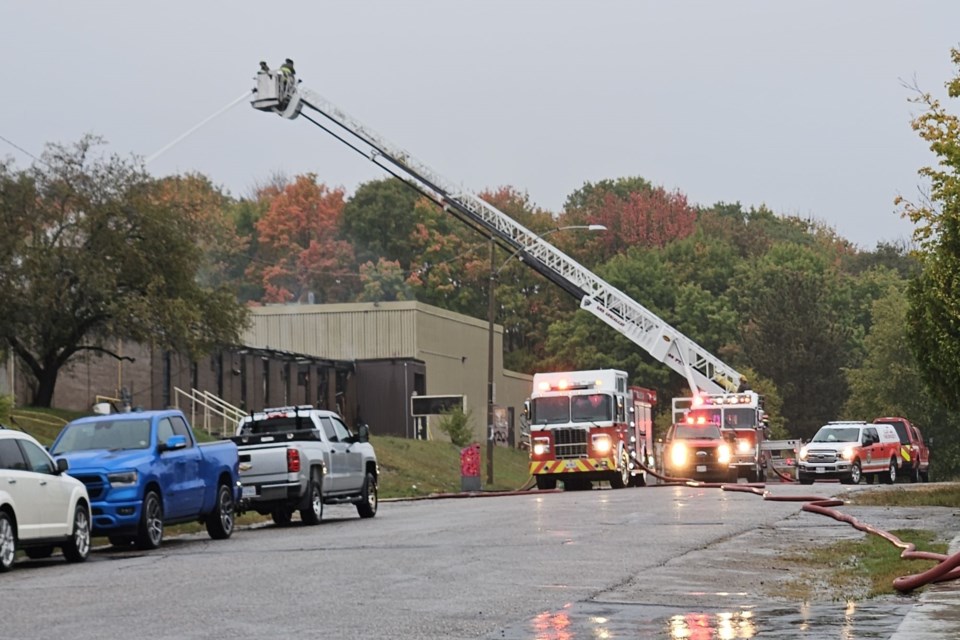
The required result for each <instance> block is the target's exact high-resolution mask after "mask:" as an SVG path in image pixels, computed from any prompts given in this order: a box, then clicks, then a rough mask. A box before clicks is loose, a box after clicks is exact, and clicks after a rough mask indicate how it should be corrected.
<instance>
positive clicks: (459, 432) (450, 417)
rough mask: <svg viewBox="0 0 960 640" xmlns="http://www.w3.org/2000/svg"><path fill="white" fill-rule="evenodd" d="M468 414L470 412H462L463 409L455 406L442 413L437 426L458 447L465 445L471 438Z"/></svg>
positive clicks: (471, 432)
mask: <svg viewBox="0 0 960 640" xmlns="http://www.w3.org/2000/svg"><path fill="white" fill-rule="evenodd" d="M470 415H471V412H467V413H464V412H463V409H461V408H460V407H456V408H454V409H453V410H451V411H449V412H447V413H444V414H443V417H442V418H440V424H439V425H438V427H439V429H440V431H442V432H443V433H445V434H447V436H449V438H450V442H452V443H453V444H455V445H457V446H458V447H465V446H467V445H468V444H470V442H471V441H472V440H473V429H471V428H470V425H469V423H470Z"/></svg>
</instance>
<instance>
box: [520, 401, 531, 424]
mask: <svg viewBox="0 0 960 640" xmlns="http://www.w3.org/2000/svg"><path fill="white" fill-rule="evenodd" d="M520 425H521V426H524V427H529V426H530V401H529V400H525V401H524V402H523V411H521V412H520Z"/></svg>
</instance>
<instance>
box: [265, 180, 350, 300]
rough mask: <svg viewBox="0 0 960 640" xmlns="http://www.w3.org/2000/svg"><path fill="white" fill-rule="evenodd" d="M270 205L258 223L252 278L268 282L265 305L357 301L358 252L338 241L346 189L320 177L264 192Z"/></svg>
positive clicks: (272, 187) (348, 244) (271, 188)
mask: <svg viewBox="0 0 960 640" xmlns="http://www.w3.org/2000/svg"><path fill="white" fill-rule="evenodd" d="M257 196H258V198H261V199H266V200H267V202H268V203H269V204H268V206H267V210H266V213H264V215H263V217H261V218H260V219H259V220H258V221H257V223H256V230H257V237H258V251H257V255H256V256H255V258H254V261H253V262H252V264H251V265H250V266H249V267H248V269H247V275H248V277H252V278H258V279H259V280H260V282H262V284H263V288H264V295H263V302H291V301H305V300H308V299H309V294H310V293H312V294H313V295H314V300H315V301H316V302H318V303H320V302H342V301H345V300H350V299H352V297H353V295H354V292H355V290H356V289H357V288H358V278H357V273H356V269H355V268H354V255H353V248H352V246H351V245H350V243H349V242H346V241H344V240H342V239H340V237H339V229H340V222H341V219H342V215H343V205H344V191H343V189H342V188H336V189H330V188H328V187H327V186H325V185H323V184H320V183H318V182H317V178H316V175H315V174H308V175H303V176H297V177H296V178H295V179H294V180H293V182H291V183H289V184H286V185H282V186H280V185H272V186H268V187H265V188H264V189H261V191H260V192H259V193H258V194H257Z"/></svg>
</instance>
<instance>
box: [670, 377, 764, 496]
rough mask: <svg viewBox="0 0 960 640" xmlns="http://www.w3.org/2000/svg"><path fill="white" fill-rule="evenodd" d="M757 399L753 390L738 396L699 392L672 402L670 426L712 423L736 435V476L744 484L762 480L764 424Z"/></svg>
mask: <svg viewBox="0 0 960 640" xmlns="http://www.w3.org/2000/svg"><path fill="white" fill-rule="evenodd" d="M762 400H763V399H762V398H761V396H759V395H757V394H756V393H754V392H753V391H743V392H740V393H702V394H699V395H696V396H693V397H689V398H674V399H673V407H672V408H673V423H674V424H684V423H685V424H694V425H696V424H715V425H717V426H718V427H720V429H721V431H728V432H731V431H732V432H733V433H734V434H735V436H736V446H735V448H734V452H733V455H734V458H735V460H734V465H735V466H736V467H737V477H738V478H746V479H747V482H764V481H765V480H766V457H765V456H764V455H763V443H764V440H765V439H766V435H767V433H766V431H767V425H766V423H765V421H764V417H765V414H764V412H763V403H762Z"/></svg>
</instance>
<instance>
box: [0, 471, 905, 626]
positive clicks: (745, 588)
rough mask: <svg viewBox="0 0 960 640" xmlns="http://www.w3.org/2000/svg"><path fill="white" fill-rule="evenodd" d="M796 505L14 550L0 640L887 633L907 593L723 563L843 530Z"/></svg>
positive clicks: (592, 498)
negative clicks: (142, 546) (826, 598)
mask: <svg viewBox="0 0 960 640" xmlns="http://www.w3.org/2000/svg"><path fill="white" fill-rule="evenodd" d="M771 488H772V490H774V491H776V492H778V493H780V492H783V493H790V492H792V493H794V494H801V495H808V494H810V493H811V488H810V487H792V486H772V487H771ZM839 490H840V488H839V485H815V486H814V488H813V492H814V493H816V494H817V495H829V494H830V493H836V492H837V491H839ZM800 506H801V505H800V503H784V502H779V503H778V502H769V501H763V500H761V499H759V498H757V497H755V496H752V495H749V494H745V493H733V492H721V491H719V490H716V489H694V488H688V487H648V488H639V489H625V490H620V491H611V490H594V491H590V492H569V493H546V494H537V493H536V492H533V493H530V494H526V495H520V496H509V497H484V498H470V499H447V500H424V501H414V502H391V503H383V504H381V507H380V513H379V514H378V516H377V517H376V518H374V519H373V520H360V519H359V518H357V516H356V511H355V509H354V508H353V507H352V506H337V507H327V510H326V513H325V522H324V523H323V524H321V525H320V526H318V527H302V526H292V527H289V528H277V527H274V526H272V525H271V526H266V527H262V528H256V529H250V530H239V531H237V532H236V533H235V534H234V536H233V538H231V539H230V540H226V541H212V540H209V539H207V538H206V537H205V535H202V534H198V535H193V536H186V537H183V538H178V539H175V540H168V541H166V542H165V544H164V546H163V547H162V548H161V549H160V550H158V551H155V552H149V553H141V552H133V551H127V552H117V551H112V550H98V551H96V552H95V553H94V554H93V555H92V556H91V558H90V560H89V561H88V562H87V563H85V564H83V565H66V564H65V563H63V562H62V560H61V559H59V558H57V557H55V558H53V559H50V560H45V561H26V560H25V561H23V562H21V563H19V564H18V565H17V566H16V567H15V568H14V570H13V571H12V572H10V573H8V574H5V575H3V576H0V638H57V639H60V638H66V637H69V638H71V639H72V640H86V639H94V638H96V639H100V638H133V637H152V638H264V637H273V638H288V637H289V638H293V637H306V638H314V637H325V638H425V639H441V638H444V639H446V638H487V639H492V638H505V639H511V640H512V639H521V638H523V639H526V638H536V639H537V640H579V639H586V638H590V639H594V638H689V639H692V640H706V639H713V638H725V639H728V638H729V639H732V638H750V637H809V638H847V639H850V640H854V639H860V638H888V637H890V636H891V634H892V633H893V631H894V630H895V629H896V628H897V626H898V625H899V624H900V621H901V619H902V618H903V616H904V615H905V614H906V613H907V612H908V611H909V610H910V609H911V607H912V606H913V605H914V604H915V602H916V600H915V599H913V598H909V597H906V598H902V599H900V600H898V601H896V602H884V603H883V604H882V605H871V604H869V603H867V604H862V605H857V606H853V607H852V608H851V606H850V605H847V604H845V603H831V602H827V603H815V604H812V605H807V606H804V605H803V604H801V603H793V602H789V601H784V600H781V599H777V598H769V597H767V596H760V595H758V594H760V593H762V592H765V591H768V589H767V588H761V585H760V582H761V580H763V579H765V578H764V576H763V575H762V572H761V575H756V576H754V575H751V574H750V572H744V571H740V572H738V571H737V564H736V555H737V553H746V554H749V555H750V557H751V558H753V559H754V560H755V559H756V557H757V554H763V553H768V554H770V553H773V554H775V553H776V550H775V549H774V550H772V551H771V550H770V549H763V544H762V541H763V540H765V539H767V538H769V537H770V536H765V533H767V532H773V531H778V532H779V534H781V535H782V534H784V533H786V535H785V536H784V537H783V538H782V539H786V540H791V539H798V540H799V539H803V537H804V536H814V537H816V536H820V535H839V536H844V535H855V534H853V533H848V532H846V531H841V529H843V528H845V527H846V525H840V524H839V523H833V521H829V520H825V519H824V518H822V517H821V516H816V515H814V514H807V513H800ZM831 523H832V524H831ZM728 557H729V558H728ZM728 559H729V562H727V560H728ZM744 573H747V575H743V574H744Z"/></svg>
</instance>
